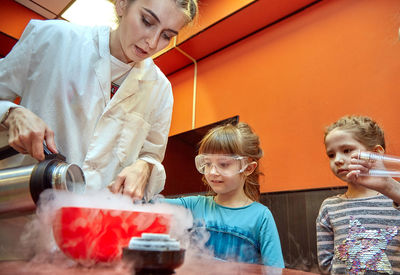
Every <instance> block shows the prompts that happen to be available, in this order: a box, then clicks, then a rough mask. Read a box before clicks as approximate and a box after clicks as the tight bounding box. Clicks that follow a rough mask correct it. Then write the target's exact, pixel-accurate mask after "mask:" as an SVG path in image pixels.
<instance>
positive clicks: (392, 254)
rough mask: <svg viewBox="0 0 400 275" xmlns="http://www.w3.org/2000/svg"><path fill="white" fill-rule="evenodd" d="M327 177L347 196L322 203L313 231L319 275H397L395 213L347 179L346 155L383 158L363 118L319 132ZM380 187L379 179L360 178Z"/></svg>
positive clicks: (398, 221)
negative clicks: (334, 178)
mask: <svg viewBox="0 0 400 275" xmlns="http://www.w3.org/2000/svg"><path fill="white" fill-rule="evenodd" d="M325 147H326V153H327V155H328V158H329V163H330V168H331V170H332V172H333V173H334V174H335V176H337V177H338V178H339V179H341V180H342V181H345V182H347V185H348V189H347V192H346V193H344V194H342V195H337V196H334V197H330V198H327V199H325V200H324V202H323V203H322V205H321V208H320V211H319V214H318V218H317V221H316V226H317V248H318V263H319V266H320V269H321V272H322V273H325V274H329V273H331V274H400V238H399V230H400V228H399V226H400V211H398V210H396V209H395V208H393V202H392V200H391V199H389V198H387V197H386V196H384V195H382V194H380V193H378V192H377V191H375V190H372V189H368V188H366V187H365V186H362V185H359V184H357V182H356V181H357V177H349V176H348V174H349V172H350V171H351V170H352V167H349V165H350V164H351V161H350V160H351V155H352V154H353V153H354V152H357V151H359V150H362V151H375V152H380V153H383V152H384V150H385V139H384V134H383V131H382V129H381V128H380V127H379V126H378V125H377V124H376V122H375V121H373V120H372V119H370V118H368V117H361V116H348V117H343V118H341V119H339V120H338V121H336V122H335V123H333V124H332V125H330V126H329V127H328V128H327V130H326V132H325ZM363 180H369V181H376V184H380V183H381V181H385V180H387V179H385V178H376V177H375V178H372V177H371V178H364V179H363Z"/></svg>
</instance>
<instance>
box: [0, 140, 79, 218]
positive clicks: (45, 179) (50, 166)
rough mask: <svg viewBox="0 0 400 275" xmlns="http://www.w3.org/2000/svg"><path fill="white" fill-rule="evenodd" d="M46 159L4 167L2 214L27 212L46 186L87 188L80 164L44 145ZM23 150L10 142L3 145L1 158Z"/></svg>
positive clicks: (0, 172) (1, 175) (0, 174)
mask: <svg viewBox="0 0 400 275" xmlns="http://www.w3.org/2000/svg"><path fill="white" fill-rule="evenodd" d="M44 153H45V156H46V157H45V160H44V161H41V162H39V163H37V164H33V165H28V166H19V167H13V168H7V169H3V170H0V217H8V216H10V215H15V214H19V213H20V214H23V213H26V212H29V211H32V210H34V209H35V208H36V203H37V202H38V200H39V195H40V193H41V192H43V191H44V190H45V189H56V190H67V191H71V192H78V193H81V192H84V190H85V186H86V183H85V176H84V174H83V171H82V169H81V168H80V167H79V166H78V165H76V164H69V163H67V162H66V159H65V157H64V156H63V155H61V154H53V153H51V152H50V150H49V149H48V148H47V147H46V146H45V145H44ZM16 154H19V152H17V151H16V150H14V149H13V148H12V147H10V146H6V147H3V148H0V160H3V159H5V158H8V157H11V156H13V155H16Z"/></svg>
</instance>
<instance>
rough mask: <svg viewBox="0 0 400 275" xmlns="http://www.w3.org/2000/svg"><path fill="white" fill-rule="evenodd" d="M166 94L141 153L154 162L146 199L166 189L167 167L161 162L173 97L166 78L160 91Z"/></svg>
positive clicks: (147, 159)
mask: <svg viewBox="0 0 400 275" xmlns="http://www.w3.org/2000/svg"><path fill="white" fill-rule="evenodd" d="M159 92H160V93H162V94H163V95H164V96H163V97H162V99H161V100H160V101H159V103H158V106H157V107H156V108H154V113H153V116H152V121H151V129H150V131H149V133H148V135H147V137H146V140H145V142H144V144H143V147H142V149H141V151H140V154H139V159H141V160H144V161H146V162H148V163H151V164H153V169H152V172H151V175H150V177H149V181H148V184H147V187H146V190H145V199H146V200H149V199H151V198H152V197H153V196H154V195H155V194H158V193H160V192H161V191H162V190H163V189H164V184H165V178H166V175H165V169H164V166H163V165H162V164H161V162H162V160H163V159H164V154H165V149H166V147H167V142H168V133H169V129H170V126H171V116H172V106H173V97H172V89H171V84H170V83H169V81H167V80H165V84H164V87H163V88H162V89H161V91H159Z"/></svg>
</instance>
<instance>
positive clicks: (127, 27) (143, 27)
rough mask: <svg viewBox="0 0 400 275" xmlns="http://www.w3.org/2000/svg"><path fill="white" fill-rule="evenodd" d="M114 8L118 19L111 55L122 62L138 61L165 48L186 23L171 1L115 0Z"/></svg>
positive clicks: (181, 13)
mask: <svg viewBox="0 0 400 275" xmlns="http://www.w3.org/2000/svg"><path fill="white" fill-rule="evenodd" d="M116 10H117V14H118V16H120V17H121V19H120V25H119V27H118V29H117V33H118V35H117V36H116V39H115V41H111V43H112V45H113V46H114V47H111V54H113V55H114V56H116V57H117V58H118V57H120V58H121V57H122V58H123V59H124V60H122V61H125V62H132V61H133V62H140V61H142V60H144V59H145V58H147V57H150V56H152V55H154V54H155V53H157V52H158V51H160V50H162V49H164V48H165V47H166V46H168V44H169V42H170V40H171V39H172V38H173V37H174V36H175V35H177V34H178V31H179V30H180V29H181V28H182V27H183V26H184V25H185V23H186V21H185V19H186V18H185V15H184V14H183V12H182V11H181V10H180V9H179V8H178V7H177V5H176V4H175V1H173V0H135V1H129V0H117V1H116ZM112 39H113V36H112ZM113 50H114V52H113ZM115 51H117V52H115Z"/></svg>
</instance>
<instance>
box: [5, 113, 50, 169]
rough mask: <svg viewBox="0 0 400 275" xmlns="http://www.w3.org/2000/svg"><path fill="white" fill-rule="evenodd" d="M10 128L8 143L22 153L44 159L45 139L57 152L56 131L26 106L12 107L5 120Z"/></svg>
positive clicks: (40, 159)
mask: <svg viewBox="0 0 400 275" xmlns="http://www.w3.org/2000/svg"><path fill="white" fill-rule="evenodd" d="M3 124H4V126H6V127H7V128H8V134H9V138H8V144H9V145H10V146H11V147H13V148H14V149H15V150H17V151H18V152H20V153H22V154H29V155H31V156H32V157H33V158H35V159H37V160H38V161H42V160H44V158H45V156H44V152H43V141H46V145H47V147H48V148H49V150H50V151H51V152H53V153H57V149H56V144H55V142H54V132H53V131H52V130H51V129H50V128H49V127H48V126H47V125H46V123H45V122H44V121H43V120H42V119H41V118H40V117H38V116H37V115H35V114H34V113H32V112H31V111H29V110H28V109H26V108H23V107H16V108H11V109H10V111H9V113H8V116H7V118H6V119H5V120H4V122H3Z"/></svg>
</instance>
